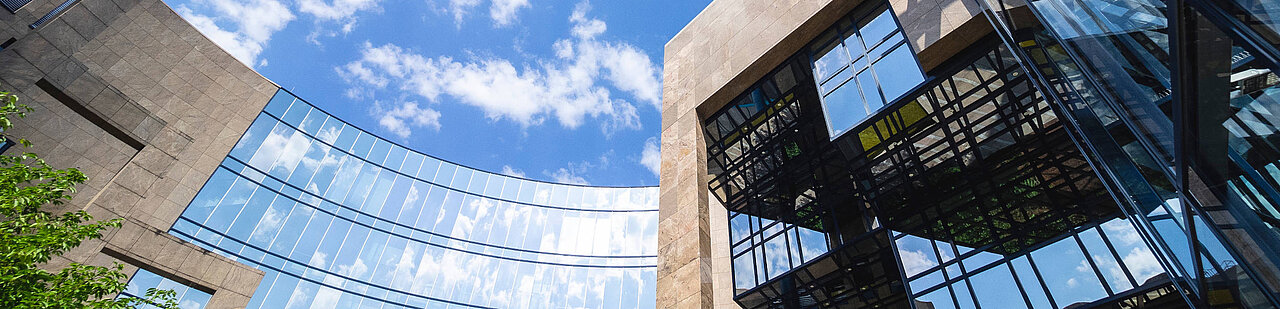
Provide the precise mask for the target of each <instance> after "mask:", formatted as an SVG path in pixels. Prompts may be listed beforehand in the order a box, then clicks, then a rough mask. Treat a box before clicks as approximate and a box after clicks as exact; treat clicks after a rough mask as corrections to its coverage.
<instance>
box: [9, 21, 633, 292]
mask: <svg viewBox="0 0 1280 309" xmlns="http://www.w3.org/2000/svg"><path fill="white" fill-rule="evenodd" d="M4 5H5V6H6V8H8V9H9V11H10V12H13V13H12V14H10V13H4V14H0V21H3V23H0V24H3V25H4V27H2V28H0V29H2V30H0V36H3V37H4V38H3V39H0V41H3V43H0V83H2V84H0V87H2V89H4V90H6V91H11V92H13V93H14V94H17V95H18V96H19V97H21V98H22V100H23V103H25V104H28V105H30V106H32V107H33V109H34V111H33V112H32V113H30V114H29V116H28V117H26V118H24V119H21V120H18V121H15V127H14V128H13V129H12V130H11V131H9V132H6V133H7V134H10V135H11V136H15V137H19V138H25V139H28V140H30V141H31V142H32V143H34V145H35V147H34V148H33V149H31V151H32V152H36V153H39V154H41V155H42V157H44V158H45V159H46V160H47V161H48V162H49V163H50V164H52V165H54V166H58V167H77V168H79V169H81V170H82V171H84V172H85V174H86V175H87V176H88V179H89V181H88V183H86V184H84V185H83V186H81V187H80V188H79V189H80V190H79V191H78V192H77V193H76V195H75V197H74V199H73V202H72V203H71V204H69V205H64V207H65V208H64V209H65V210H70V209H79V208H83V209H86V210H88V211H89V212H90V213H92V214H93V215H94V216H95V217H97V218H110V217H122V218H124V219H125V222H124V226H123V227H122V228H121V229H119V230H117V231H112V232H110V233H108V234H107V235H106V236H105V237H104V238H103V240H101V241H93V242H87V243H85V244H84V245H82V246H81V247H79V248H77V249H76V250H75V251H73V252H70V253H68V254H66V255H64V256H63V257H60V258H59V259H58V260H57V261H55V262H54V263H68V262H80V263H90V264H95V265H109V264H110V263H112V262H115V261H118V262H123V263H124V264H125V265H126V266H127V271H128V272H129V273H135V270H136V275H134V276H132V278H131V279H132V281H131V282H130V286H129V288H130V290H128V291H126V293H125V295H131V294H136V293H138V292H139V291H141V290H144V289H146V288H148V287H165V288H173V289H175V290H177V291H179V293H180V295H179V296H180V297H181V300H182V302H181V303H182V304H183V305H184V308H188V307H187V306H188V305H190V306H195V307H197V308H198V307H208V308H243V307H247V306H248V307H263V308H276V307H280V308H283V307H336V308H349V307H351V308H353V307H358V306H363V307H368V306H373V307H375V308H376V307H382V308H397V307H428V308H435V307H530V308H537V307H602V308H637V307H638V308H646V307H654V306H655V304H654V303H653V302H654V300H655V299H656V296H655V295H654V292H655V290H656V288H655V285H656V284H655V281H656V276H655V274H654V272H655V269H656V264H657V261H656V260H657V257H656V251H657V249H656V246H655V244H656V241H654V239H656V234H657V188H656V187H590V186H577V185H563V184H552V183H546V182H540V181H533V180H526V179H521V178H515V177H510V176H505V175H499V174H494V173H489V172H484V171H478V170H473V169H470V168H467V167H465V166H459V165H456V164H453V163H450V162H447V161H442V160H439V159H436V158H434V157H431V156H429V155H425V154H422V153H419V152H416V151H413V150H411V149H406V148H403V147H401V146H399V145H397V144H395V143H394V142H390V141H388V140H385V139H382V138H379V137H377V136H374V135H371V134H369V133H367V132H365V131H362V130H360V129H358V128H355V127H352V126H350V125H347V124H346V123H344V122H342V121H341V120H339V119H337V118H335V117H332V116H330V115H328V114H327V113H325V112H323V111H320V110H318V109H314V108H313V107H312V106H311V105H310V104H308V103H306V102H305V101H302V100H301V99H297V98H296V97H295V96H294V95H293V94H291V93H288V92H286V91H283V90H281V88H280V87H279V86H278V85H276V84H274V83H272V82H271V81H269V80H267V79H266V78H264V77H262V76H261V75H259V74H257V73H256V72H254V71H253V70H252V69H250V68H248V67H246V66H244V65H243V64H241V63H240V62H239V61H237V60H235V59H234V58H232V57H231V56H230V55H228V54H227V53H226V52H225V51H223V50H222V49H220V48H219V47H217V46H216V45H214V44H213V43H212V42H211V41H209V40H208V39H207V38H205V37H204V36H203V35H201V34H200V33H199V32H197V31H196V30H195V28H193V27H192V26H191V25H190V24H188V23H187V22H185V21H184V20H183V19H182V18H181V17H179V16H178V15H177V14H176V13H175V12H174V11H173V10H172V9H171V8H170V7H169V6H168V5H166V4H165V3H164V2H162V1H157V0H137V1H134V0H118V1H112V0H102V1H67V2H63V1H55V0H32V1H15V2H5V3H4ZM10 38H11V39H10ZM268 102H271V103H269V104H268ZM320 180H325V181H320ZM335 180H336V181H335ZM338 188H341V190H339V189H338ZM339 191H341V192H339ZM303 236H305V237H303ZM565 291H568V292H567V293H566V292H565ZM575 291H576V292H575Z"/></svg>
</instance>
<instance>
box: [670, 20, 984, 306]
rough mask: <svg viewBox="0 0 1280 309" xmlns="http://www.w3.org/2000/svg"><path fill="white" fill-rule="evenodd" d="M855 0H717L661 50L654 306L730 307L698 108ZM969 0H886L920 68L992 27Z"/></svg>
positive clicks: (722, 97) (737, 88)
mask: <svg viewBox="0 0 1280 309" xmlns="http://www.w3.org/2000/svg"><path fill="white" fill-rule="evenodd" d="M863 1H875V0H861V1H859V0H854V1H831V0H815V1H802V0H715V1H713V2H712V3H711V4H710V5H709V6H708V7H707V8H706V9H705V10H703V11H702V13H700V14H698V16H697V17H695V18H694V19H693V21H691V22H690V23H689V25H687V26H685V28H684V29H683V30H682V31H681V32H680V33H679V34H677V35H676V36H675V37H674V38H672V39H671V41H670V42H668V43H667V45H666V49H665V53H664V59H663V97H662V100H663V110H662V165H661V169H660V172H661V173H660V176H661V177H660V186H661V189H660V192H661V193H660V201H659V225H658V229H659V230H658V307H659V308H735V307H737V305H736V304H734V303H733V301H732V299H733V297H732V293H733V284H732V280H731V273H730V272H731V268H730V260H729V249H728V248H729V247H728V223H727V222H726V221H727V220H728V219H727V213H726V211H725V210H724V207H723V206H721V205H718V204H717V203H716V202H715V198H714V197H712V196H710V194H709V192H707V180H708V177H707V176H706V173H707V172H706V160H707V158H706V145H705V143H704V141H703V137H702V126H701V123H702V119H703V118H702V117H704V116H706V115H708V114H710V113H711V112H714V111H716V110H718V109H720V108H721V107H723V106H724V105H725V104H727V103H728V101H729V100H731V99H733V97H735V96H737V95H738V94H739V93H741V92H742V91H744V90H746V88H747V87H748V86H750V85H751V84H752V83H754V82H756V81H757V80H759V79H760V78H761V77H763V76H764V74H766V73H768V71H770V70H772V69H773V68H775V67H777V66H778V65H779V64H780V63H782V61H784V60H785V59H787V58H788V57H790V56H791V55H793V54H794V53H795V52H797V51H798V50H799V49H800V48H802V47H803V46H804V45H805V44H807V43H808V42H809V41H811V40H813V39H814V38H815V37H817V36H818V35H819V34H820V33H821V31H824V30H826V29H827V28H828V27H829V26H830V25H832V24H833V23H834V22H835V21H836V20H838V19H839V18H841V17H844V16H845V15H846V14H848V13H849V12H850V11H851V10H852V9H853V8H854V7H856V6H858V5H859V4H861V3H862V2H863ZM973 1H975V0H889V5H890V6H891V7H892V9H893V11H894V13H895V14H896V15H897V16H898V17H899V20H901V21H902V24H903V30H904V33H905V34H906V36H907V40H908V41H910V43H911V46H912V47H913V48H914V50H916V51H917V57H918V58H919V59H920V61H921V64H922V66H924V68H925V70H926V71H927V70H930V69H932V68H934V67H936V66H937V65H939V64H941V63H942V61H943V60H945V59H947V58H948V57H950V56H951V55H953V54H954V53H955V52H957V51H959V50H961V49H963V48H964V47H965V46H968V45H969V44H971V43H972V42H973V41H974V40H976V39H978V38H980V37H982V36H983V35H985V34H986V33H988V32H989V31H990V26H989V25H988V24H987V22H986V20H985V19H984V18H983V16H982V15H981V14H980V13H981V10H980V9H979V8H978V5H977V3H976V2H973Z"/></svg>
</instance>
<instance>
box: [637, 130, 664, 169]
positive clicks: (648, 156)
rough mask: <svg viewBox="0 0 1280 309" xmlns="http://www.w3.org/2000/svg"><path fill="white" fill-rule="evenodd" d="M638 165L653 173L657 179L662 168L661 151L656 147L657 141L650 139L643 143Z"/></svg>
mask: <svg viewBox="0 0 1280 309" xmlns="http://www.w3.org/2000/svg"><path fill="white" fill-rule="evenodd" d="M640 164H641V165H644V167H645V168H648V169H649V171H650V172H653V176H654V177H659V176H658V175H659V169H660V168H661V166H662V149H661V147H660V146H658V139H657V138H653V137H650V138H649V139H648V140H645V141H644V151H641V152H640Z"/></svg>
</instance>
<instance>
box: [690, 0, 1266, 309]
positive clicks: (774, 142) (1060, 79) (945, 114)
mask: <svg viewBox="0 0 1280 309" xmlns="http://www.w3.org/2000/svg"><path fill="white" fill-rule="evenodd" d="M966 3H967V4H972V5H976V6H979V7H981V8H984V9H985V11H983V12H982V13H980V15H979V16H977V17H975V18H980V19H985V20H986V21H989V22H990V24H991V26H992V29H995V30H996V31H994V33H992V34H990V35H988V36H987V37H986V38H984V39H981V40H979V41H978V42H977V43H975V44H973V45H972V46H969V47H968V48H967V49H966V50H964V51H962V52H960V53H958V54H956V55H954V56H952V57H951V59H949V60H947V61H944V62H943V63H944V64H942V65H940V66H938V67H936V68H932V69H930V71H929V72H927V73H926V74H917V71H915V70H914V69H915V68H918V67H919V66H918V65H917V64H916V60H915V59H914V54H912V53H911V51H910V50H909V49H907V48H906V46H907V45H904V44H901V43H898V42H900V41H901V39H900V38H897V37H899V36H901V35H900V34H897V33H900V32H901V31H900V30H897V29H896V27H897V24H896V23H893V22H884V23H882V24H880V23H878V22H877V20H879V19H881V17H883V16H891V14H890V13H883V12H892V10H887V11H886V9H885V7H886V6H887V4H884V3H883V2H880V1H869V2H868V3H864V4H862V5H860V6H859V7H858V8H855V9H854V10H853V12H852V13H851V14H850V16H849V17H847V18H844V19H841V20H840V21H838V22H836V23H835V24H834V25H831V28H830V30H828V31H827V32H826V34H823V35H821V36H819V37H818V38H817V39H816V40H815V41H814V42H812V43H810V44H809V46H808V47H806V48H803V49H802V50H800V51H798V52H797V53H796V54H795V55H794V56H792V57H791V58H790V59H789V60H787V61H785V62H784V63H783V64H782V65H780V66H779V67H778V68H777V69H776V70H775V71H774V72H773V73H771V74H769V75H767V76H766V77H765V78H763V79H761V80H760V81H759V82H757V83H756V84H755V85H754V86H752V87H751V88H749V89H748V90H747V91H746V92H744V93H743V94H742V95H740V96H739V97H738V98H736V99H735V100H733V101H731V102H732V103H731V104H729V105H728V106H726V107H725V108H723V109H721V110H720V111H717V112H715V113H712V114H711V115H710V116H709V117H707V118H706V120H704V124H705V127H704V133H705V140H706V144H707V153H708V158H707V159H708V162H707V172H708V174H709V175H708V176H709V177H708V179H710V180H709V182H708V188H709V190H710V191H711V192H712V195H713V196H715V198H717V199H718V200H719V201H720V202H722V203H723V205H725V207H726V208H727V209H728V212H729V216H728V218H726V219H725V220H728V223H729V227H730V235H729V239H730V244H729V246H730V248H729V250H730V252H731V256H732V261H731V266H732V274H733V284H734V291H735V292H734V300H735V301H736V302H737V303H738V304H739V305H742V306H743V307H744V308H875V307H889V308H1093V307H1106V308H1187V307H1196V308H1241V307H1243V308H1274V307H1276V306H1280V301H1278V300H1280V292H1278V291H1280V260H1277V259H1280V219H1277V218H1280V193H1277V192H1280V146H1277V145H1280V140H1278V139H1280V135H1277V134H1276V133H1277V132H1280V116H1276V115H1280V108H1277V106H1278V105H1277V104H1280V100H1277V98H1280V90H1277V89H1280V77H1278V76H1277V75H1276V74H1275V73H1274V72H1275V70H1277V69H1280V61H1278V60H1280V52H1277V46H1280V45H1277V42H1280V40H1276V39H1275V38H1276V37H1277V36H1276V29H1277V28H1276V27H1275V25H1276V22H1275V20H1276V19H1275V18H1274V16H1276V12H1277V9H1276V6H1275V5H1273V4H1270V3H1269V2H1266V1H1221V2H1206V1H1186V2H1185V3H1184V2H1183V1H1176V0H1169V1H1159V0H1142V1H1128V0H1125V1H1122V0H1036V1H1028V3H1027V4H1026V5H1024V6H1023V5H1020V6H1006V3H1005V2H1003V1H996V0H991V1H985V0H976V1H966ZM991 8H1009V9H1003V10H993V9H991ZM1015 17H1016V18H1015ZM885 20H889V21H892V18H891V17H889V18H887V19H885ZM878 25H892V27H893V28H885V27H882V26H878ZM868 38H869V39H870V40H868ZM869 42H870V43H869ZM895 44H898V45H901V46H900V47H897V48H898V49H901V50H904V51H905V53H904V54H903V55H904V56H894V53H893V52H886V51H888V50H897V49H894V48H892V47H890V48H879V47H872V46H893V45H895ZM867 47H870V48H867ZM875 49H881V50H884V51H879V52H866V50H875ZM879 55H886V56H883V58H880V59H881V60H879V61H876V60H874V59H877V58H876V57H879ZM884 61H891V62H889V63H891V64H892V66H885V67H893V68H901V67H907V68H911V69H912V70H895V71H892V72H893V73H898V74H903V76H897V77H886V76H885V75H886V73H889V72H882V71H881V70H878V68H880V66H877V65H876V64H877V63H881V62H884ZM863 70H865V71H863ZM858 72H870V73H869V76H871V78H869V79H868V80H871V81H875V82H876V83H874V84H870V85H871V86H867V85H868V84H862V83H861V81H862V80H863V79H862V77H861V74H863V73H858ZM903 72H906V73H903ZM851 85H856V86H853V87H851ZM845 88H849V89H848V90H845ZM713 220H714V219H713Z"/></svg>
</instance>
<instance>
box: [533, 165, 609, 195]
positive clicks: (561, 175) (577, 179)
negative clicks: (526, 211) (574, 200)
mask: <svg viewBox="0 0 1280 309" xmlns="http://www.w3.org/2000/svg"><path fill="white" fill-rule="evenodd" d="M592 168H596V165H595V164H591V162H587V161H582V162H578V163H574V162H569V166H567V167H561V168H558V169H555V170H543V171H542V175H544V176H547V177H550V178H551V181H553V182H557V183H565V184H575V185H587V184H589V183H588V182H587V179H586V178H583V177H582V174H586V173H587V171H588V170H590V169H592ZM542 193H543V192H537V193H536V194H542ZM546 193H547V195H548V196H549V195H550V192H546ZM536 194H535V195H536ZM535 198H536V197H535Z"/></svg>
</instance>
